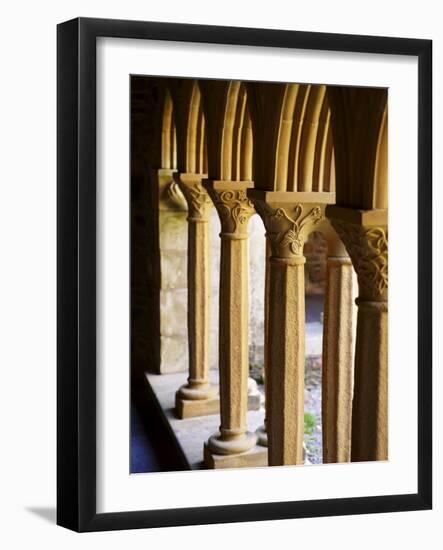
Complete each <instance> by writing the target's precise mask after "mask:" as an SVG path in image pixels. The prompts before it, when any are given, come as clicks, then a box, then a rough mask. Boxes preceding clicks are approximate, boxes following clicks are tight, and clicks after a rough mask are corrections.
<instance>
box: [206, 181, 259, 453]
mask: <svg viewBox="0 0 443 550" xmlns="http://www.w3.org/2000/svg"><path fill="white" fill-rule="evenodd" d="M250 185H251V184H250V183H248V182H231V181H211V180H207V182H206V183H205V187H206V188H207V189H208V191H209V194H210V196H211V198H212V200H213V202H214V204H215V206H216V208H217V212H218V214H219V216H220V222H221V228H222V232H221V234H220V237H221V259H220V327H219V338H220V341H219V368H220V418H221V425H220V432H219V433H217V434H214V435H212V436H211V437H210V438H209V440H208V443H207V447H206V450H205V457H206V461H207V462H208V463H209V464H212V463H213V461H214V459H213V456H212V454H211V453H214V454H215V455H236V454H239V453H240V454H241V453H245V452H246V451H248V450H250V449H251V448H252V447H254V446H255V443H256V441H257V437H256V435H255V433H249V432H247V406H248V374H249V360H248V321H249V309H248V268H249V266H248V234H247V226H248V221H249V218H250V217H251V216H252V214H254V207H253V204H252V203H251V201H250V200H248V199H247V197H246V188H247V187H248V186H250Z"/></svg>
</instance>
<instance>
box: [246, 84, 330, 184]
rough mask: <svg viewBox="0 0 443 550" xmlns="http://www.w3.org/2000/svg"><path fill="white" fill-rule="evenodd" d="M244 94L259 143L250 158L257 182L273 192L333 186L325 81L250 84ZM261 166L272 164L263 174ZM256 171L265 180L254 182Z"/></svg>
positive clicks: (328, 111)
mask: <svg viewBox="0 0 443 550" xmlns="http://www.w3.org/2000/svg"><path fill="white" fill-rule="evenodd" d="M248 93H249V94H250V105H251V113H253V128H254V132H257V139H256V142H257V147H261V151H260V152H258V151H257V155H256V159H255V160H254V162H256V173H257V175H256V186H258V187H259V188H264V189H266V188H268V189H273V190H275V191H302V192H303V191H318V192H332V191H334V189H335V178H334V164H333V162H334V161H333V140H332V133H331V130H330V110H329V104H328V102H327V97H326V86H323V85H313V84H312V85H311V84H264V83H260V84H255V83H252V84H248ZM259 138H260V140H259ZM259 141H260V144H259V143H258V142H259ZM265 159H266V160H265ZM261 166H263V170H261ZM264 166H271V167H272V168H271V173H268V174H266V173H265V172H264ZM259 170H260V173H263V174H264V177H265V178H266V181H259V182H258V185H257V179H260V176H259V175H258V171H259Z"/></svg>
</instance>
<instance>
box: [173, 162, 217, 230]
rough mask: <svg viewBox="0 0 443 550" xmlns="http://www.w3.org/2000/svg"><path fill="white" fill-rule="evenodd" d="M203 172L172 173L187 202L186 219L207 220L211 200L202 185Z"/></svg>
mask: <svg viewBox="0 0 443 550" xmlns="http://www.w3.org/2000/svg"><path fill="white" fill-rule="evenodd" d="M203 178H204V175H203V174H180V173H178V172H176V173H175V174H174V180H175V181H176V183H177V185H178V186H179V188H180V191H181V192H182V193H183V195H184V197H185V199H186V202H187V204H188V212H189V214H188V220H190V221H208V220H209V213H210V211H211V208H212V202H211V199H210V198H209V195H208V193H207V191H206V189H205V188H204V187H203V185H202V179H203Z"/></svg>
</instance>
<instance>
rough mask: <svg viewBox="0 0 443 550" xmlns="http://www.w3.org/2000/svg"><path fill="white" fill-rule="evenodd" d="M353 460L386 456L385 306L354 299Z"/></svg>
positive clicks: (386, 316) (385, 458)
mask: <svg viewBox="0 0 443 550" xmlns="http://www.w3.org/2000/svg"><path fill="white" fill-rule="evenodd" d="M357 303H358V318H357V345H356V350H355V390H354V403H353V410H352V453H351V459H352V461H353V462H361V461H365V460H387V458H388V414H387V413H388V407H387V402H388V353H387V349H388V308H387V303H386V302H381V303H380V302H368V301H360V300H357Z"/></svg>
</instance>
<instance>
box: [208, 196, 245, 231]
mask: <svg viewBox="0 0 443 550" xmlns="http://www.w3.org/2000/svg"><path fill="white" fill-rule="evenodd" d="M210 193H211V196H212V199H213V201H214V204H215V207H216V208H217V211H218V214H219V216H220V221H221V224H222V228H223V231H229V232H230V233H237V232H242V231H244V230H245V229H246V225H247V223H248V220H249V218H250V217H251V216H252V215H253V214H254V212H255V208H254V204H253V203H252V201H251V200H249V199H248V197H247V196H246V191H244V190H243V189H242V190H230V189H229V190H226V191H221V192H220V191H216V190H212V191H210Z"/></svg>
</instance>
